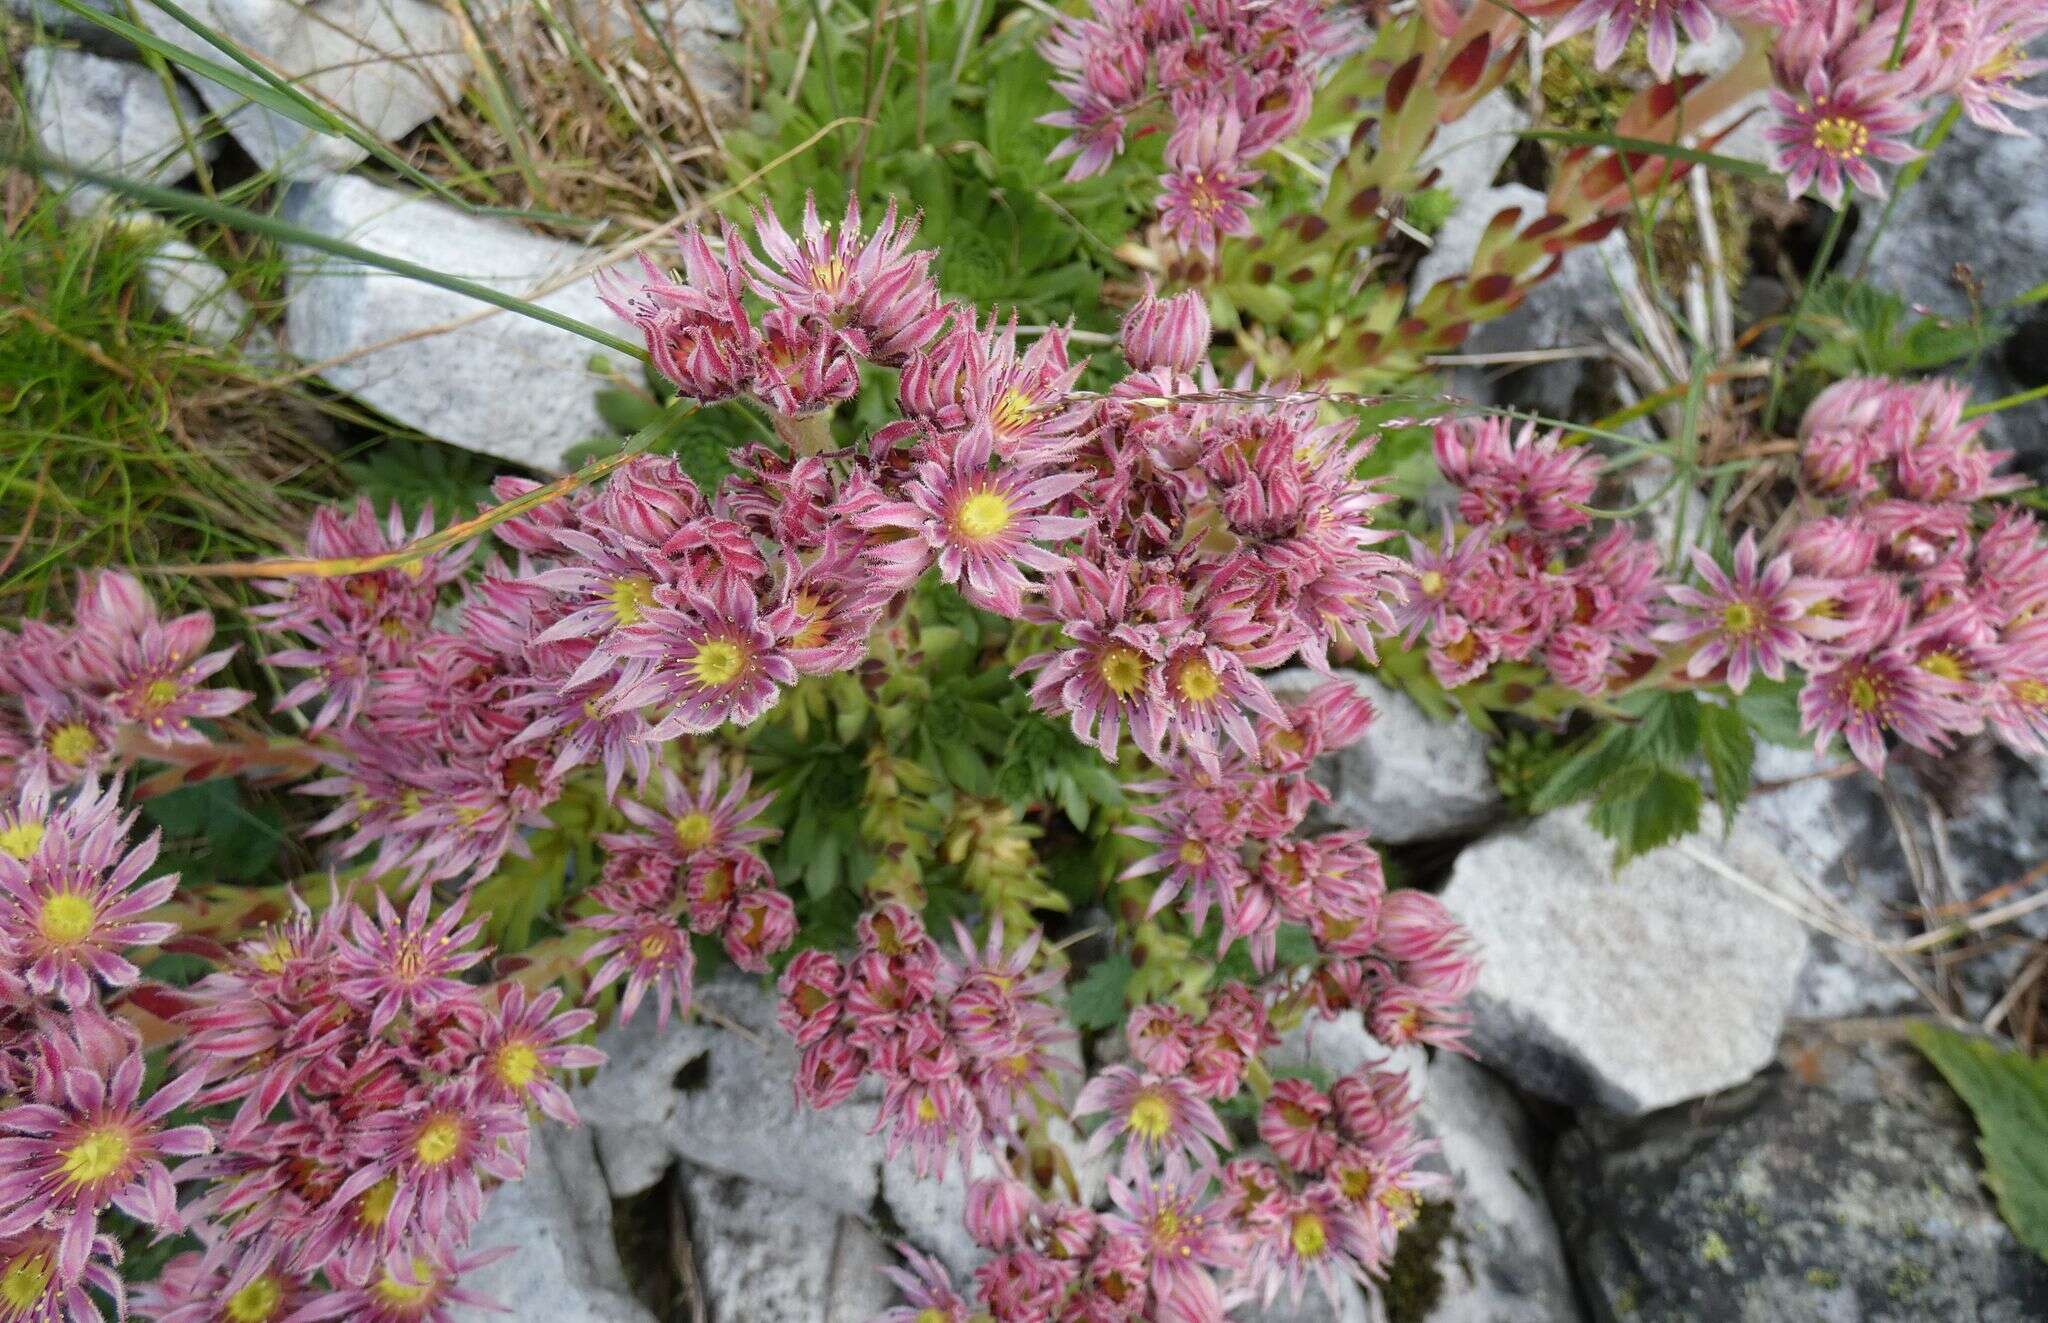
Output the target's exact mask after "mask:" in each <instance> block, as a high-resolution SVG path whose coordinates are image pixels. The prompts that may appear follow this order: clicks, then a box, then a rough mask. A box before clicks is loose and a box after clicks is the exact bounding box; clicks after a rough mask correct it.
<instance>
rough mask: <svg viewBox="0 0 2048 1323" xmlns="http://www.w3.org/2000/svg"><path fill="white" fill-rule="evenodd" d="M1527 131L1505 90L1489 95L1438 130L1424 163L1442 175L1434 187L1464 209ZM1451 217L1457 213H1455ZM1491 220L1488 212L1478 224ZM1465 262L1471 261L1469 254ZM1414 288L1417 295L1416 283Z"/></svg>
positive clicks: (1525, 117) (1525, 115) (1526, 123)
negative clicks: (1524, 130)
mask: <svg viewBox="0 0 2048 1323" xmlns="http://www.w3.org/2000/svg"><path fill="white" fill-rule="evenodd" d="M1528 127H1529V112H1528V111H1527V110H1526V109H1524V108H1523V106H1522V104H1521V102H1519V101H1517V100H1515V98H1514V97H1513V96H1511V95H1510V94H1509V93H1508V91H1507V89H1505V88H1495V89H1494V90H1493V91H1491V92H1488V93H1487V94H1486V95H1485V96H1483V97H1481V98H1480V99H1479V100H1477V101H1475V102H1474V103H1473V104H1472V109H1471V110H1469V111H1467V112H1466V113H1465V114H1464V115H1463V116H1462V117H1461V118H1460V119H1459V120H1458V121H1457V122H1456V123H1454V124H1449V125H1446V126H1444V127H1443V128H1440V129H1438V130H1437V139H1438V146H1437V147H1436V148H1435V149H1434V150H1432V151H1431V153H1430V154H1429V156H1428V157H1427V158H1426V159H1425V161H1424V164H1425V165H1431V166H1435V167H1436V168H1437V169H1439V170H1441V171H1443V174H1442V176H1441V177H1440V178H1438V179H1437V181H1436V183H1435V184H1434V185H1433V187H1436V188H1441V189H1445V190H1447V191H1448V192H1449V193H1450V195H1451V196H1452V197H1454V198H1456V199H1457V200H1458V206H1459V208H1463V207H1464V206H1465V205H1466V202H1467V199H1471V198H1474V197H1476V196H1477V195H1478V194H1479V193H1480V192H1481V190H1483V189H1487V188H1490V187H1491V186H1492V184H1493V177H1494V176H1495V175H1497V174H1499V173H1500V168H1501V165H1502V164H1503V163H1504V162H1505V161H1506V160H1507V159H1508V153H1510V152H1512V151H1513V150H1514V149H1515V141H1516V139H1515V135H1516V134H1518V133H1520V132H1521V131H1522V130H1523V129H1526V128H1528ZM1496 210H1497V208H1496ZM1452 214H1453V215H1455V214H1457V213H1456V211H1455V210H1454V211H1453V213H1452ZM1490 219H1492V212H1491V211H1489V212H1488V213H1487V215H1486V216H1485V217H1482V218H1481V221H1480V223H1481V224H1482V225H1484V224H1485V222H1486V221H1487V220H1490ZM1466 261H1467V262H1470V261H1471V256H1470V253H1469V252H1468V253H1467V255H1466ZM1416 288H1417V292H1418V293H1419V292H1420V291H1421V288H1422V287H1421V284H1420V282H1419V281H1418V282H1417V286H1416Z"/></svg>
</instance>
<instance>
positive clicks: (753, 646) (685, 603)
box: [606, 584, 797, 741]
mask: <svg viewBox="0 0 2048 1323" xmlns="http://www.w3.org/2000/svg"><path fill="white" fill-rule="evenodd" d="M665 592H666V590H663V592H662V593H658V594H657V596H658V597H659V596H662V595H663V593H665ZM610 646H611V648H612V650H613V651H614V652H616V653H617V655H619V656H620V657H622V658H624V659H626V663H627V665H626V668H625V673H624V675H623V677H622V678H621V679H620V681H619V683H618V685H617V687H616V688H614V689H613V690H612V692H611V696H610V698H609V699H607V700H606V701H607V705H608V706H609V707H610V708H612V709H615V710H616V709H622V708H639V707H646V706H648V705H650V704H655V705H659V706H662V707H666V708H667V709H668V712H667V715H665V716H663V717H662V718H661V719H660V720H659V721H657V722H655V723H654V725H653V726H652V728H650V729H649V731H648V732H647V738H648V739H650V740H656V741H661V740H672V739H674V738H675V737H676V736H678V735H681V734H684V733H686V732H687V733H701V732H705V731H713V730H716V729H718V728H719V727H720V726H722V725H724V724H726V723H727V722H733V723H735V724H738V725H742V726H744V725H749V724H751V723H752V722H753V721H755V720H756V719H757V718H759V717H760V715H761V714H762V713H763V712H766V711H767V710H768V709H769V708H770V707H772V706H774V703H775V696H776V694H777V693H778V692H779V691H780V690H781V689H782V687H784V686H787V685H793V684H795V683H796V679H797V676H796V667H795V666H793V665H792V664H791V663H790V660H789V658H788V656H787V655H785V653H784V652H783V645H782V640H781V638H780V637H779V636H778V633H777V630H776V628H775V626H774V625H773V624H772V623H771V622H770V621H769V620H764V619H763V618H762V617H761V615H760V609H759V604H758V603H757V602H756V600H755V598H754V596H753V594H752V593H751V592H749V591H747V590H746V589H744V588H742V587H739V586H737V585H732V584H728V585H727V586H726V587H725V588H723V589H722V590H719V591H717V592H716V593H714V594H705V593H698V592H692V591H689V590H687V589H684V590H680V591H678V592H677V593H676V594H675V595H674V598H673V600H672V601H671V602H669V603H668V604H666V605H664V606H662V607H656V608H654V609H652V610H650V611H648V612H647V615H646V618H645V619H644V620H642V621H641V622H640V623H639V624H637V625H635V626H633V627H631V628H629V629H624V630H621V631H619V633H618V635H617V636H616V637H615V640H614V642H613V643H612V644H611V645H610Z"/></svg>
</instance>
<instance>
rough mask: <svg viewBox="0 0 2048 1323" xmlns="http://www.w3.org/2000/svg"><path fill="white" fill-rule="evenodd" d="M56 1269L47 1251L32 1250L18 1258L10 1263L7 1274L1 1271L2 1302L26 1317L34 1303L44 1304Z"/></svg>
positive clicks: (0, 1295) (0, 1296)
mask: <svg viewBox="0 0 2048 1323" xmlns="http://www.w3.org/2000/svg"><path fill="white" fill-rule="evenodd" d="M55 1270H56V1265H55V1264H53V1263H51V1262H50V1253H49V1251H48V1250H39V1249H38V1250H30V1251H29V1252H28V1253H26V1254H24V1255H22V1256H21V1257H19V1258H17V1259H16V1260H15V1261H14V1262H12V1263H10V1264H8V1265H7V1271H6V1272H5V1273H0V1304H4V1305H6V1306H7V1307H8V1308H9V1309H10V1310H19V1311H20V1313H21V1315H22V1317H24V1318H26V1317H27V1316H28V1311H29V1309H30V1308H31V1307H32V1306H34V1305H37V1304H40V1303H42V1299H43V1293H44V1292H45V1291H47V1290H49V1289H50V1277H51V1275H52V1274H53V1273H54V1272H55Z"/></svg>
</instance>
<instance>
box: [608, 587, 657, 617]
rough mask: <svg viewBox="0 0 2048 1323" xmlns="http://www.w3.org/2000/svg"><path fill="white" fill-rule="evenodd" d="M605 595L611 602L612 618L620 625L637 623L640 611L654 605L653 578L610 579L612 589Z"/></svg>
mask: <svg viewBox="0 0 2048 1323" xmlns="http://www.w3.org/2000/svg"><path fill="white" fill-rule="evenodd" d="M607 596H608V597H609V598H610V601H611V604H612V619H613V620H616V621H617V622H619V623H620V624H621V625H637V624H639V623H640V616H641V613H643V612H644V611H646V609H647V608H648V607H650V606H652V605H654V580H652V579H643V578H627V579H614V580H612V590H611V592H610V593H609V594H607Z"/></svg>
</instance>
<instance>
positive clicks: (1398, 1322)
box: [1385, 1200, 1452, 1323]
mask: <svg viewBox="0 0 2048 1323" xmlns="http://www.w3.org/2000/svg"><path fill="white" fill-rule="evenodd" d="M1451 1212H1452V1205H1451V1203H1450V1201H1448V1200H1442V1201H1436V1202H1431V1203H1426V1204H1424V1205H1423V1206H1422V1211H1421V1212H1420V1213H1419V1214H1417V1216H1416V1218H1415V1224H1414V1225H1413V1226H1411V1227H1409V1228H1408V1229H1407V1230H1406V1231H1404V1232H1402V1233H1401V1242H1400V1247H1399V1248H1398V1249H1396V1250H1395V1251H1394V1261H1393V1263H1392V1264H1390V1265H1389V1266H1388V1268H1387V1284H1386V1288H1385V1294H1386V1302H1387V1318H1388V1320H1389V1323H1421V1320H1423V1319H1425V1318H1428V1317H1429V1315H1430V1313H1431V1311H1433V1310H1434V1309H1435V1308H1436V1304H1437V1301H1438V1300H1439V1299H1441V1298H1442V1296H1443V1293H1444V1276H1443V1273H1442V1272H1440V1271H1439V1270H1438V1269H1437V1266H1436V1265H1437V1248H1438V1246H1440V1245H1442V1244H1443V1242H1444V1238H1445V1237H1446V1236H1449V1235H1451V1234H1452V1226H1451V1223H1452V1217H1451Z"/></svg>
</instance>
